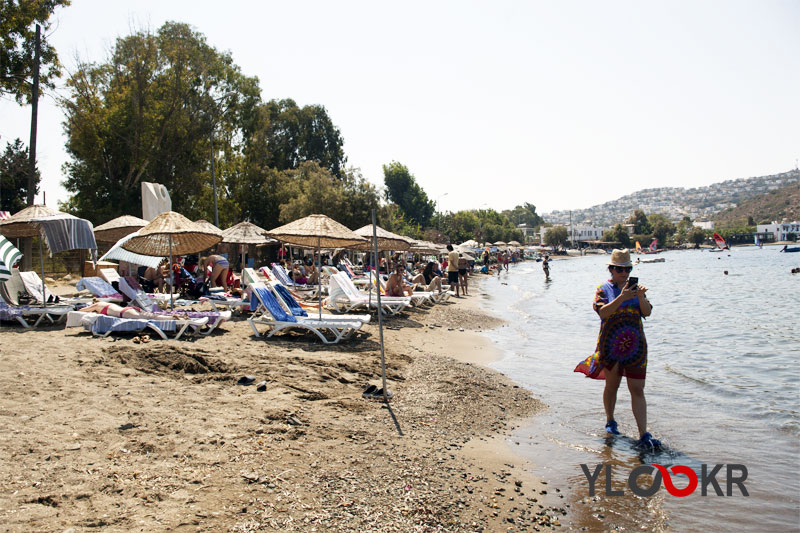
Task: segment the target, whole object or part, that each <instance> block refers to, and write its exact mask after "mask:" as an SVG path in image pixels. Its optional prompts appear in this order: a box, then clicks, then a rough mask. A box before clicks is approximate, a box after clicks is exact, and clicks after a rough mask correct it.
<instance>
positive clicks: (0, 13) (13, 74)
mask: <svg viewBox="0 0 800 533" xmlns="http://www.w3.org/2000/svg"><path fill="white" fill-rule="evenodd" d="M69 4H70V0H3V1H0V93H7V94H11V95H13V96H14V98H15V99H16V101H17V102H18V103H20V104H22V103H23V102H30V99H31V80H32V78H33V67H34V49H35V42H36V30H35V27H36V24H39V25H41V26H42V27H43V29H44V30H47V29H48V28H49V25H48V19H49V18H50V15H52V14H53V11H55V9H56V8H57V7H59V6H67V5H69ZM39 49H40V54H39V84H40V85H41V86H43V87H48V88H51V89H52V88H53V87H54V80H55V79H56V78H58V77H60V76H61V64H60V63H59V61H58V55H57V54H56V50H55V48H53V47H52V46H50V45H49V44H47V40H46V31H42V32H41V37H40V48H39Z"/></svg>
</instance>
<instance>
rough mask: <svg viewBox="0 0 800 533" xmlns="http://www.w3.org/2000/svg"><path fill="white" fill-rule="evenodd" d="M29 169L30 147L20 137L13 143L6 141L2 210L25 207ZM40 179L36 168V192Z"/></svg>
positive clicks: (0, 166) (0, 164) (0, 162)
mask: <svg viewBox="0 0 800 533" xmlns="http://www.w3.org/2000/svg"><path fill="white" fill-rule="evenodd" d="M29 170H30V162H29V159H28V148H27V147H26V146H25V145H24V144H22V141H21V140H19V139H16V140H15V141H14V142H13V143H6V149H5V151H4V152H3V155H2V156H0V211H10V212H11V213H16V212H17V211H19V210H21V209H24V208H25V206H26V205H27V202H26V200H27V197H28V174H29ZM40 179H41V176H40V175H39V171H38V170H36V175H35V176H34V183H35V184H36V185H37V189H36V192H39V189H38V184H39V180H40Z"/></svg>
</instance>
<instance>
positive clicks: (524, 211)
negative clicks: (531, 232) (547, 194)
mask: <svg viewBox="0 0 800 533" xmlns="http://www.w3.org/2000/svg"><path fill="white" fill-rule="evenodd" d="M503 215H505V216H506V217H507V218H508V219H509V220H510V221H511V222H513V223H514V225H515V226H519V225H520V224H527V226H528V227H529V228H535V227H538V226H541V225H542V224H544V219H543V218H542V217H540V216H539V215H538V214H537V213H536V206H535V205H533V204H529V203H528V202H525V203H524V204H522V205H518V206H516V207H515V208H514V209H508V210H506V211H503Z"/></svg>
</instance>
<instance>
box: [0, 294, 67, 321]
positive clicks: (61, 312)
mask: <svg viewBox="0 0 800 533" xmlns="http://www.w3.org/2000/svg"><path fill="white" fill-rule="evenodd" d="M70 311H73V307H72V306H71V305H61V304H50V305H47V306H46V307H45V306H39V305H35V306H33V305H10V304H9V303H8V302H6V301H5V300H2V301H0V320H10V321H16V322H18V323H19V324H20V325H21V326H22V327H24V328H31V327H33V328H35V327H37V326H39V324H41V323H42V321H43V320H47V321H48V323H49V324H57V323H58V322H61V321H62V320H64V318H65V317H66V316H67V314H68V313H69V312H70ZM54 317H55V318H54ZM28 318H35V319H36V320H35V321H34V322H33V324H31V323H29V322H28V320H26V319H28Z"/></svg>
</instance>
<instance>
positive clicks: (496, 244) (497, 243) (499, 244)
mask: <svg viewBox="0 0 800 533" xmlns="http://www.w3.org/2000/svg"><path fill="white" fill-rule="evenodd" d="M505 245H506V243H504V242H503V241H497V242H496V243H494V246H498V247H499V246H505Z"/></svg>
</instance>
